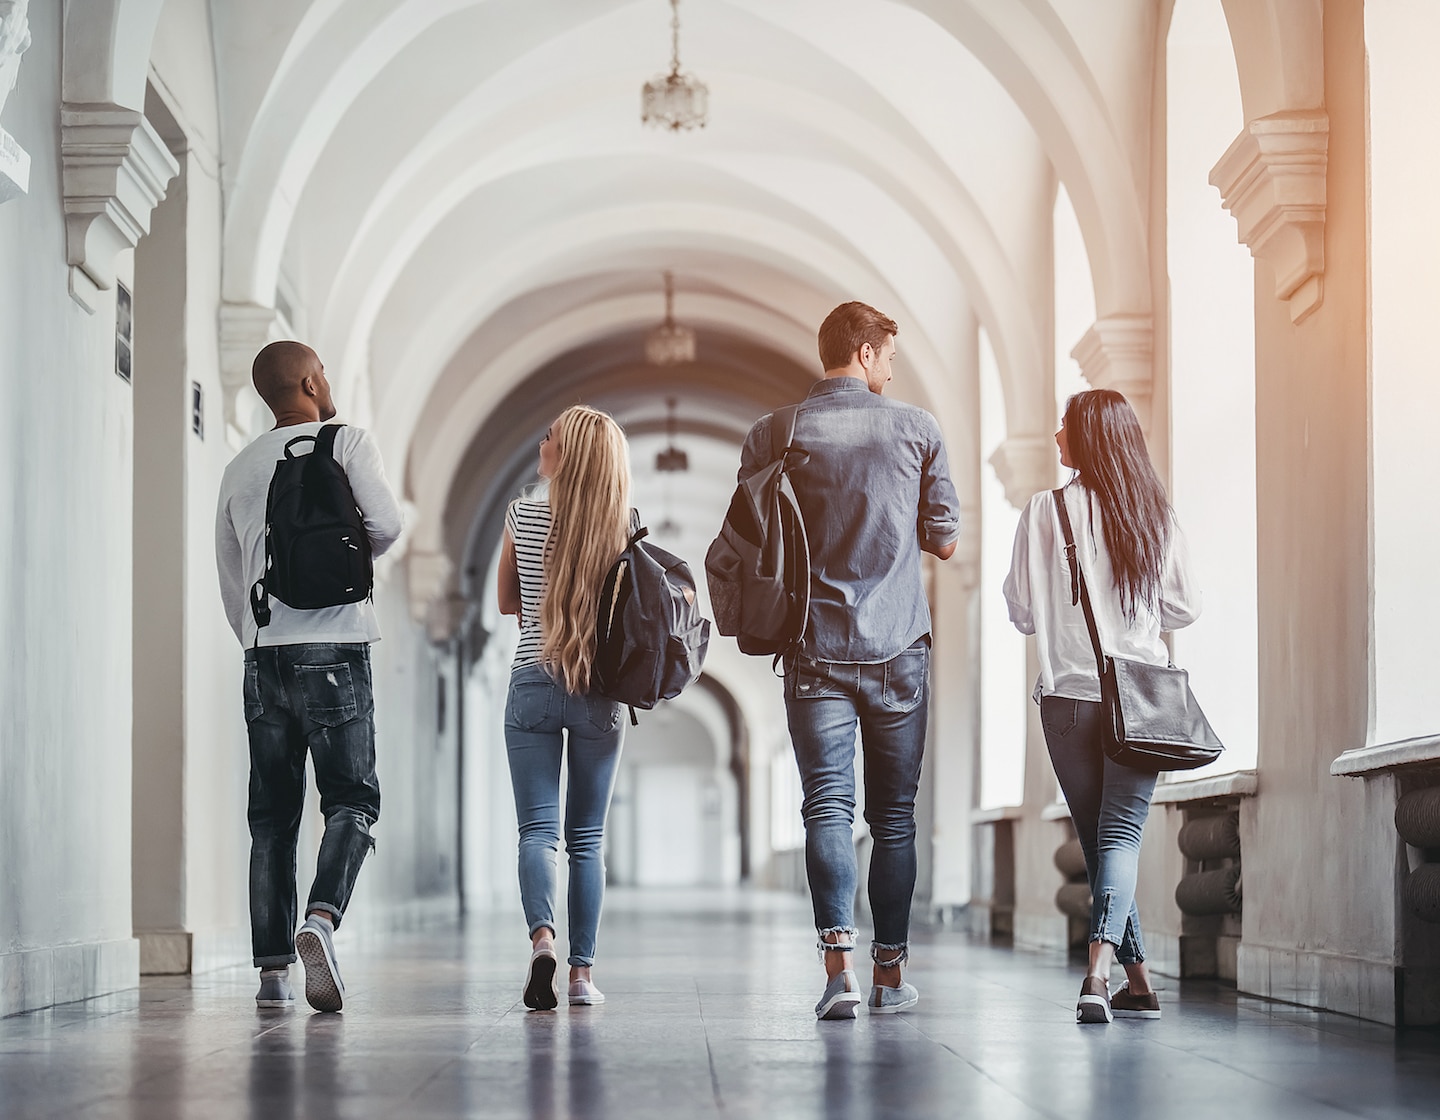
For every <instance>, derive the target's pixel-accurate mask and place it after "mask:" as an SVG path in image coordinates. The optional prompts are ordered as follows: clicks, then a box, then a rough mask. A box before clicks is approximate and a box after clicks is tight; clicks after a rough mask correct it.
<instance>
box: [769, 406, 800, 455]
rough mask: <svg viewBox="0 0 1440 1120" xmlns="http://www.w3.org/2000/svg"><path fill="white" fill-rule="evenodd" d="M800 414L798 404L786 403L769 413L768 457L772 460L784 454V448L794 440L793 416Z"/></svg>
mask: <svg viewBox="0 0 1440 1120" xmlns="http://www.w3.org/2000/svg"><path fill="white" fill-rule="evenodd" d="M799 415H800V406H799V405H798V404H787V405H786V406H785V407H784V408H777V409H776V410H775V411H774V412H772V413H771V414H770V458H771V460H772V461H774V460H775V459H778V458H780V457H781V456H782V455H784V454H785V449H786V448H787V447H789V446H790V445H791V444H792V443H794V442H795V417H797V416H799Z"/></svg>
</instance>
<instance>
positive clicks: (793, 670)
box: [740, 303, 960, 1019]
mask: <svg viewBox="0 0 1440 1120" xmlns="http://www.w3.org/2000/svg"><path fill="white" fill-rule="evenodd" d="M896 331H897V328H896V325H895V322H894V320H892V319H889V318H887V317H886V316H884V315H882V314H881V313H880V312H878V311H876V310H875V309H874V308H873V307H869V306H867V305H866V304H863V303H845V304H842V305H841V306H839V307H837V308H836V309H835V310H834V311H832V312H831V313H830V314H829V315H828V316H827V317H826V319H825V322H824V323H823V324H822V325H821V327H820V361H821V363H822V365H823V366H824V367H825V377H824V379H823V380H821V381H819V382H817V383H816V384H815V387H814V388H812V389H811V390H810V392H809V394H808V395H807V396H806V398H805V401H804V403H803V404H802V405H801V406H800V410H799V414H798V416H797V417H796V420H795V438H794V445H795V446H796V447H797V448H799V449H800V450H803V451H805V452H807V453H808V457H807V458H805V461H804V462H803V463H802V464H800V465H797V466H796V467H794V468H793V469H792V470H791V472H790V478H791V481H792V483H793V485H794V487H795V494H796V497H797V499H798V500H799V503H800V511H801V514H802V515H803V517H804V519H805V531H806V534H807V535H808V536H809V540H810V614H809V619H808V622H807V627H806V631H805V637H804V640H803V642H802V645H801V649H800V652H799V654H798V655H797V656H794V657H792V658H790V659H789V661H788V662H787V665H786V674H785V709H786V713H787V717H788V722H789V725H790V739H791V742H792V743H793V744H794V747H795V758H796V761H797V762H798V763H799V766H800V780H801V785H802V787H803V789H804V793H805V800H804V804H803V806H802V809H801V812H802V814H803V815H804V819H805V867H806V873H807V875H808V877H809V880H810V894H811V897H812V900H813V903H814V908H815V925H816V929H817V930H818V931H819V934H820V943H821V946H822V949H823V951H824V958H825V972H826V978H827V981H828V983H827V986H826V988H825V992H824V994H823V995H822V996H821V998H820V1002H819V1003H818V1004H816V1006H815V1014H816V1016H817V1017H818V1018H821V1019H853V1018H854V1017H855V1009H856V1006H857V1005H858V1004H859V1002H860V998H861V997H860V986H859V982H858V981H857V980H856V977H855V973H854V971H853V969H852V959H851V953H852V950H853V948H854V944H855V938H856V936H857V935H858V931H857V930H856V928H855V924H854V899H855V881H856V867H855V846H854V841H853V836H852V829H853V824H854V820H855V731H856V726H857V724H858V726H859V729H860V735H861V739H862V741H863V744H864V762H865V820H866V822H867V823H868V824H869V826H870V835H871V838H872V839H873V841H874V851H873V854H872V856H871V860H870V882H869V895H870V909H871V912H872V914H873V915H874V918H875V939H874V941H872V942H871V949H870V955H871V958H872V960H873V961H874V970H873V986H872V988H871V990H870V998H869V1001H868V1006H869V1008H870V1010H871V1011H872V1012H874V1013H877V1014H890V1013H893V1012H896V1011H904V1010H907V1009H908V1008H911V1007H914V1006H915V1004H916V1002H917V1001H918V1000H919V995H918V994H917V993H916V991H915V988H914V987H913V986H912V985H910V984H907V983H905V982H903V980H902V979H901V966H902V965H903V964H904V963H905V961H906V960H907V959H908V957H909V950H908V938H909V931H910V900H911V896H912V895H913V894H914V891H915V866H916V857H915V792H916V789H917V788H918V787H919V784H920V765H921V761H922V759H923V756H924V752H925V729H926V720H927V716H928V713H929V688H928V678H929V662H930V606H929V603H928V602H927V601H926V598H925V587H924V583H923V580H922V576H921V568H920V552H921V550H922V549H923V550H924V551H926V552H929V553H932V554H934V555H935V556H938V557H939V558H940V559H941V560H948V559H949V558H950V556H951V555H952V554H953V553H954V551H955V541H956V538H957V537H958V536H959V533H960V508H959V499H958V498H957V497H956V494H955V487H954V484H953V483H952V482H951V481H950V466H949V462H948V460H947V459H946V456H945V444H944V442H943V441H942V439H941V436H940V425H939V424H938V423H937V422H936V420H935V417H933V416H931V415H930V413H928V412H926V411H925V410H924V409H923V408H917V407H915V406H913V405H908V404H901V403H899V402H897V401H889V400H885V399H884V397H883V396H882V395H881V394H882V393H884V391H885V386H886V385H888V384H889V382H890V378H891V376H892V374H891V368H890V364H891V361H892V359H893V358H894V355H895V334H896ZM770 422H771V417H769V416H764V417H761V419H760V420H759V421H758V422H757V423H756V424H755V426H754V428H752V429H751V431H750V435H749V437H748V438H747V439H746V441H745V447H744V450H743V451H742V452H741V458H740V479H741V480H742V481H743V480H744V479H746V478H748V477H750V476H751V475H752V474H754V473H755V472H756V471H758V470H760V469H761V468H762V467H764V466H765V465H766V464H767V463H768V462H770V459H771V451H770V448H771V443H770Z"/></svg>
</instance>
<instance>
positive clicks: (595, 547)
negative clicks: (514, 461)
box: [540, 404, 630, 693]
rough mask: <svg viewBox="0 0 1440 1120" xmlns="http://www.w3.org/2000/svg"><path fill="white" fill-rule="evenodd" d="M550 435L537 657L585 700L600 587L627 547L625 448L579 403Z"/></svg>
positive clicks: (611, 425)
mask: <svg viewBox="0 0 1440 1120" xmlns="http://www.w3.org/2000/svg"><path fill="white" fill-rule="evenodd" d="M550 432H551V438H552V439H554V440H556V442H557V443H558V445H559V447H558V451H559V461H558V463H557V464H556V466H555V471H554V474H553V475H552V476H551V479H550V533H549V536H547V537H546V539H545V575H546V579H545V592H544V594H543V595H542V596H541V599H540V633H541V635H542V637H541V647H540V651H541V658H542V659H543V660H544V662H545V664H546V665H547V666H548V667H549V668H550V670H551V672H558V674H559V676H560V679H561V682H562V683H563V684H564V686H565V690H566V691H567V692H572V693H583V692H588V691H589V689H590V666H591V662H592V661H593V660H594V657H595V616H596V608H597V607H598V605H599V601H600V586H601V584H603V583H604V582H605V575H606V573H607V572H608V571H609V570H610V566H611V565H612V564H614V563H615V560H616V558H617V557H618V556H619V555H620V553H621V552H622V551H624V549H625V546H626V544H627V543H629V540H630V445H629V444H628V443H627V442H626V440H625V433H624V432H623V431H621V430H620V425H619V424H617V423H616V422H615V421H614V419H612V418H611V417H610V416H608V415H607V414H606V413H604V412H601V411H599V410H598V409H594V408H590V407H589V406H588V405H583V404H577V405H572V406H571V407H570V408H567V409H566V410H565V411H564V412H562V413H561V414H560V418H559V419H558V420H556V421H555V424H554V425H553V426H552V427H551V429H550Z"/></svg>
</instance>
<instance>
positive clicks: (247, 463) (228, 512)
mask: <svg viewBox="0 0 1440 1120" xmlns="http://www.w3.org/2000/svg"><path fill="white" fill-rule="evenodd" d="M321 426H322V425H321V424H320V423H318V422H317V423H312V424H292V425H289V426H288V427H284V428H275V429H273V430H271V431H268V432H265V433H264V434H263V435H260V436H257V437H256V439H255V440H254V441H253V442H252V443H251V444H250V445H249V446H248V447H246V448H245V449H244V450H242V451H241V452H240V454H238V455H236V456H235V458H234V459H232V460H231V461H230V465H229V466H227V467H226V468H225V476H224V478H223V479H222V480H221V483H220V502H219V506H218V508H217V509H216V512H215V562H216V566H217V567H218V568H219V572H220V598H221V599H222V600H223V601H224V603H225V617H226V618H228V619H229V620H230V628H231V629H232V630H234V631H235V636H236V637H237V638H239V639H240V642H241V644H242V645H244V646H245V648H247V649H249V648H250V646H251V645H253V644H254V642H255V632H256V627H255V618H254V615H252V614H251V611H250V588H251V587H252V586H254V584H255V581H256V580H258V579H259V578H260V577H261V576H262V575H263V574H264V572H265V500H266V498H267V497H268V495H269V493H270V479H271V477H272V476H273V475H274V474H275V464H276V462H278V461H279V460H280V459H281V458H282V457H283V456H284V454H285V445H286V444H287V443H289V442H290V441H291V440H292V439H295V438H296V437H297V436H313V435H315V434H317V433H318V432H319V431H320V428H321ZM314 446H315V445H314V444H313V443H311V442H309V441H308V440H307V441H306V442H305V443H301V444H298V445H297V446H296V447H295V448H294V449H293V452H292V453H293V454H296V455H302V454H303V455H308V454H309V453H310V452H311V451H312V450H313V449H314ZM335 461H336V462H338V463H339V464H340V466H341V467H343V468H344V470H345V475H346V477H347V478H348V479H349V480H350V490H351V492H352V493H353V494H354V495H355V505H356V506H357V507H358V508H359V510H360V513H361V514H362V515H363V516H364V518H365V531H366V533H367V534H368V535H369V537H370V547H371V550H372V551H373V553H374V555H376V556H379V555H380V554H381V553H383V552H384V551H385V550H386V549H388V548H389V547H390V546H391V545H392V544H394V543H395V541H396V539H397V538H398V537H399V536H400V529H401V514H400V503H399V502H398V501H396V499H395V494H394V492H393V491H392V490H391V489H390V483H389V482H388V481H386V478H385V467H384V465H383V464H382V463H381V461H380V450H379V448H377V447H376V446H375V441H374V440H372V439H371V438H370V436H369V435H368V434H366V433H365V431H363V430H362V429H360V428H356V427H352V426H351V425H348V424H347V425H345V426H344V427H342V428H341V429H340V431H338V432H337V433H336V434H335ZM270 612H271V614H270V625H268V626H266V627H264V628H263V629H262V630H260V644H261V645H262V646H289V645H300V644H302V643H305V642H327V643H328V642H375V641H379V640H380V624H379V622H378V621H377V620H376V618H375V611H374V609H373V608H372V607H371V605H370V601H369V600H368V599H366V600H364V601H362V602H359V603H345V604H343V605H341V606H338V607H321V608H320V609H319V610H312V611H303V610H296V609H294V608H293V607H288V606H286V605H285V604H284V603H282V602H280V600H278V599H277V598H275V596H273V595H272V596H270Z"/></svg>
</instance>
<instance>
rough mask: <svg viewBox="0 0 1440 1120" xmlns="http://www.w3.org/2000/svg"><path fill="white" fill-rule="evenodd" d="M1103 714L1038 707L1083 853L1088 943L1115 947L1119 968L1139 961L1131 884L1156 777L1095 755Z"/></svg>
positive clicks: (1068, 706)
mask: <svg viewBox="0 0 1440 1120" xmlns="http://www.w3.org/2000/svg"><path fill="white" fill-rule="evenodd" d="M1102 719H1103V712H1102V709H1101V706H1100V704H1099V703H1098V702H1096V701H1091V700H1072V699H1070V698H1069V697H1068V696H1045V697H1042V698H1041V700H1040V723H1041V725H1042V726H1043V727H1044V729H1045V745H1046V746H1047V747H1048V748H1049V750H1050V761H1051V763H1052V764H1053V765H1054V767H1055V776H1056V777H1057V778H1059V779H1060V788H1061V789H1062V790H1064V791H1065V801H1066V802H1067V803H1068V804H1069V806H1070V820H1071V822H1072V823H1073V824H1074V825H1075V835H1076V836H1078V837H1079V838H1080V847H1081V848H1082V849H1083V850H1084V852H1085V870H1086V872H1087V874H1088V877H1089V879H1090V897H1091V903H1090V940H1091V941H1108V942H1110V944H1112V945H1114V946H1115V947H1116V949H1115V959H1116V960H1118V961H1119V962H1120V963H1121V964H1139V963H1140V962H1141V961H1143V960H1144V959H1145V942H1144V940H1142V938H1141V936H1140V910H1139V908H1138V907H1137V906H1136V905H1135V878H1136V873H1137V872H1138V870H1139V866H1140V835H1141V833H1142V832H1144V830H1145V818H1146V817H1148V816H1149V815H1150V798H1151V797H1152V796H1153V795H1154V793H1155V779H1156V777H1157V775H1155V774H1148V773H1146V772H1145V771H1143V770H1135V769H1133V768H1132V767H1129V766H1121V765H1120V764H1119V763H1118V762H1112V761H1110V759H1108V758H1106V757H1105V752H1104V751H1103V750H1101V749H1100V734H1101V731H1100V729H1101V720H1102Z"/></svg>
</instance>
